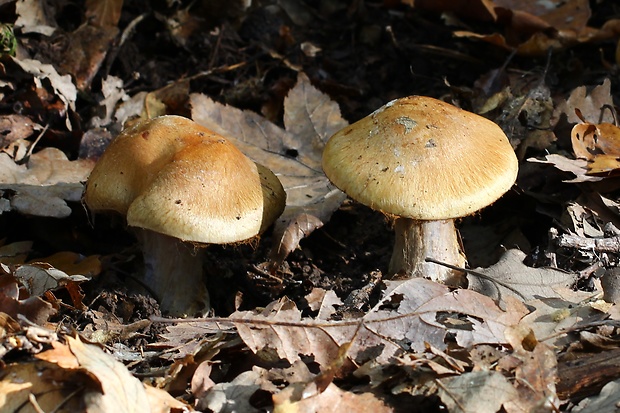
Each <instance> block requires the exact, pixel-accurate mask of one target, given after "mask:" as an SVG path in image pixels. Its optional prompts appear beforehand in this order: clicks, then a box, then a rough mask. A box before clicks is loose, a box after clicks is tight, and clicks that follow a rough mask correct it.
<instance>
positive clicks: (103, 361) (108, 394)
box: [37, 337, 150, 413]
mask: <svg viewBox="0 0 620 413" xmlns="http://www.w3.org/2000/svg"><path fill="white" fill-rule="evenodd" d="M66 340H67V344H61V343H58V342H56V343H54V348H53V349H52V350H48V351H45V352H43V353H40V354H38V355H37V358H39V359H41V360H46V361H48V362H52V363H57V364H58V365H59V366H60V367H62V368H64V369H69V370H76V369H79V370H83V371H85V372H87V373H88V374H89V376H91V377H92V378H93V379H94V380H96V381H97V382H98V384H99V386H100V389H96V388H92V389H87V390H86V391H85V393H84V403H85V404H86V406H87V411H88V412H89V413H95V412H97V413H98V412H101V413H106V412H118V413H121V412H123V413H124V412H127V413H129V412H136V413H138V412H144V413H146V412H149V411H150V407H149V406H150V404H149V399H148V396H147V393H146V391H145V389H144V386H143V385H142V383H141V382H140V381H139V380H138V379H136V378H135V377H133V376H132V375H131V373H129V371H128V370H127V368H126V367H125V366H124V365H123V364H121V363H119V362H118V361H116V360H114V358H113V357H112V356H110V355H108V354H106V353H104V352H103V350H101V349H100V348H99V347H98V346H95V345H92V344H84V343H82V341H80V339H79V338H72V337H66Z"/></svg>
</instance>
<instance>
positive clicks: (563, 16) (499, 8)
mask: <svg viewBox="0 0 620 413" xmlns="http://www.w3.org/2000/svg"><path fill="white" fill-rule="evenodd" d="M402 1H403V2H404V3H408V4H412V5H413V6H414V7H421V8H430V9H432V10H436V11H441V12H446V11H451V12H454V13H457V14H460V15H464V16H470V17H474V18H477V19H481V20H485V21H488V20H494V21H496V22H498V23H502V24H503V26H504V31H505V33H491V34H480V33H475V32H471V31H468V30H460V31H456V32H454V34H455V35H456V36H460V37H469V38H476V39H481V40H484V41H486V42H488V43H491V44H494V45H496V46H499V47H502V48H505V49H509V50H516V51H517V53H519V54H521V55H525V56H538V55H542V54H544V53H546V52H547V51H548V50H550V49H561V48H566V47H569V46H572V45H575V44H578V43H586V42H594V41H601V40H604V39H609V38H613V37H614V36H615V33H616V28H617V26H618V25H619V24H620V23H619V22H618V20H615V19H611V20H608V21H607V22H605V24H604V25H603V26H602V27H600V28H593V27H589V26H587V23H588V21H589V20H590V17H591V10H590V7H589V4H588V1H587V0H571V1H560V0H550V1H546V2H523V1H521V2H518V1H517V2H515V1H501V0H473V1H463V0H461V1H453V2H445V1H429V0H423V1H420V0H416V1H413V0H402Z"/></svg>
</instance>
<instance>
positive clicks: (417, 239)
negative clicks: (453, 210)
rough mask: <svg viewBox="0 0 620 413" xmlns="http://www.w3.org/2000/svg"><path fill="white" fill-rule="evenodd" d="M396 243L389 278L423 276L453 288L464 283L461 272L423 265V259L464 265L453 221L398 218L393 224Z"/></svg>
mask: <svg viewBox="0 0 620 413" xmlns="http://www.w3.org/2000/svg"><path fill="white" fill-rule="evenodd" d="M394 231H395V232H396V241H395V243H394V252H393V253H392V259H391V260H390V268H389V274H390V275H399V276H401V277H405V278H413V277H425V278H430V279H431V280H433V281H437V282H440V283H443V284H447V285H450V286H455V287H462V286H463V285H464V284H465V280H466V279H465V276H464V274H463V272H462V271H456V270H452V269H450V268H447V267H444V266H442V265H439V264H434V263H431V262H426V261H425V260H426V257H429V258H433V259H435V260H437V261H441V262H444V263H446V264H452V265H455V266H458V267H464V266H465V256H464V255H463V253H462V252H461V248H460V245H459V240H458V236H457V232H456V228H455V227H454V220H451V219H449V220H441V221H418V220H414V219H409V218H398V219H397V220H396V223H395V225H394Z"/></svg>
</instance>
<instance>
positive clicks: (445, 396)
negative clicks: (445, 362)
mask: <svg viewBox="0 0 620 413" xmlns="http://www.w3.org/2000/svg"><path fill="white" fill-rule="evenodd" d="M437 383H438V386H437V393H438V395H439V397H440V398H441V401H442V402H443V403H444V404H445V405H446V407H447V408H448V411H450V412H458V413H475V412H497V411H500V409H501V407H502V405H503V404H504V403H507V402H508V401H510V400H513V399H516V398H517V390H516V389H515V388H514V387H513V386H512V384H510V382H509V381H508V379H506V377H504V375H503V374H501V373H499V372H495V371H477V372H470V373H463V374H461V375H460V376H452V377H447V378H443V379H439V380H437Z"/></svg>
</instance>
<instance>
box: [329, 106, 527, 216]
mask: <svg viewBox="0 0 620 413" xmlns="http://www.w3.org/2000/svg"><path fill="white" fill-rule="evenodd" d="M323 169H324V171H325V174H326V175H327V177H328V178H329V179H330V180H331V181H332V182H333V183H334V184H335V185H336V186H337V187H338V188H340V189H341V190H342V191H344V192H345V193H346V194H347V195H349V196H350V197H351V198H353V199H355V200H357V201H358V202H361V203H363V204H365V205H367V206H369V207H371V208H373V209H375V210H379V211H383V212H385V213H389V214H394V215H398V216H402V217H407V218H413V219H419V220H439V219H452V218H458V217H462V216H466V215H469V214H471V213H473V212H475V211H477V210H479V209H482V208H484V207H485V206H487V205H489V204H491V203H493V202H494V201H496V200H497V199H498V198H499V197H500V196H501V195H502V194H504V193H505V192H506V191H508V190H509V189H510V187H511V186H512V185H513V183H514V182H515V180H516V176H517V171H518V161H517V158H516V156H515V153H514V150H513V149H512V147H511V145H510V143H509V141H508V139H507V138H506V135H505V134H504V132H503V131H502V130H501V128H500V127H499V126H497V125H496V124H495V123H493V122H492V121H490V120H488V119H486V118H483V117H482V116H479V115H476V114H474V113H471V112H467V111H465V110H462V109H459V108H457V107H455V106H453V105H450V104H448V103H445V102H443V101H440V100H437V99H433V98H429V97H424V96H410V97H406V98H402V99H397V100H394V101H392V102H389V103H388V104H386V105H384V106H383V107H381V108H379V109H378V110H376V111H375V112H373V113H372V114H370V115H368V116H367V117H365V118H363V119H361V120H359V121H358V122H356V123H354V124H352V125H349V126H348V127H346V128H344V129H342V130H340V131H339V132H337V133H336V134H335V135H334V136H332V137H331V138H330V140H329V141H328V143H327V145H326V146H325V150H324V152H323Z"/></svg>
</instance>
